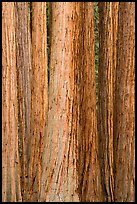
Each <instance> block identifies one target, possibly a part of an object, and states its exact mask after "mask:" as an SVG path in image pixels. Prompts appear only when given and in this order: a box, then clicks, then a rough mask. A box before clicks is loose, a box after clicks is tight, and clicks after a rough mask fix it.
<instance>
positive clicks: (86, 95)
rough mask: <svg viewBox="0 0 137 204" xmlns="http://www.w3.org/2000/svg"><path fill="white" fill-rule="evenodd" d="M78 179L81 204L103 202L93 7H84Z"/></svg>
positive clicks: (80, 58)
mask: <svg viewBox="0 0 137 204" xmlns="http://www.w3.org/2000/svg"><path fill="white" fill-rule="evenodd" d="M80 5H81V6H80V9H81V10H80V14H81V16H80V19H81V20H80V24H79V27H80V37H79V38H80V42H79V49H80V57H79V94H80V97H79V136H78V158H79V159H78V162H79V166H78V179H79V188H78V190H79V196H80V201H89V202H94V201H101V200H102V196H101V188H100V178H99V176H100V169H99V161H98V150H97V145H98V134H97V118H96V92H95V64H94V17H93V3H92V2H84V3H83V2H82V3H80Z"/></svg>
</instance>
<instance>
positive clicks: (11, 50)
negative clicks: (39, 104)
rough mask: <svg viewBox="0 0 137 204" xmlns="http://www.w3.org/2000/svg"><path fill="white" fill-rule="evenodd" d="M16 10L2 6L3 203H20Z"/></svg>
mask: <svg viewBox="0 0 137 204" xmlns="http://www.w3.org/2000/svg"><path fill="white" fill-rule="evenodd" d="M15 24H16V22H15V7H14V3H12V2H10V3H9V2H3V3H2V37H3V38H2V201H3V202H17V201H20V202H21V201H22V198H21V188H20V163H19V154H18V103H17V75H16V41H15Z"/></svg>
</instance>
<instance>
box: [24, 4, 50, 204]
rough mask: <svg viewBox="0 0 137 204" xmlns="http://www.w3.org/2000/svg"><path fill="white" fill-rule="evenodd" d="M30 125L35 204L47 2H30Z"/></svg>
mask: <svg viewBox="0 0 137 204" xmlns="http://www.w3.org/2000/svg"><path fill="white" fill-rule="evenodd" d="M31 8H32V11H31V12H32V19H31V20H32V30H31V32H32V70H31V113H30V114H31V117H30V118H31V121H30V137H29V151H28V157H29V159H28V163H29V164H28V165H29V167H28V185H29V196H28V198H27V199H28V201H33V202H36V201H38V197H39V192H40V178H41V170H42V167H41V165H42V163H41V162H42V161H41V153H42V151H43V139H44V129H45V124H46V114H47V107H48V94H47V86H48V84H47V82H48V79H47V29H46V2H38V3H37V2H32V5H31Z"/></svg>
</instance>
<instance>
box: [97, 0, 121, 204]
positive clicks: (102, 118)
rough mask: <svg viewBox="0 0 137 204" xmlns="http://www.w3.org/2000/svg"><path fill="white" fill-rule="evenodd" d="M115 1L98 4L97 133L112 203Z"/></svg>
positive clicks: (106, 191)
mask: <svg viewBox="0 0 137 204" xmlns="http://www.w3.org/2000/svg"><path fill="white" fill-rule="evenodd" d="M118 5H119V2H99V39H100V42H99V43H100V47H99V69H98V132H99V158H100V167H101V180H102V187H103V192H104V200H105V201H108V202H113V201H114V175H113V162H114V161H113V160H114V158H113V104H114V98H113V96H114V83H115V72H116V42H117V27H118V26H117V23H118Z"/></svg>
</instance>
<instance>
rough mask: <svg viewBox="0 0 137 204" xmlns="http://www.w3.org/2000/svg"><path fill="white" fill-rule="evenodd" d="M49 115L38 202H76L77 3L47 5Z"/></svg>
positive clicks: (77, 199)
mask: <svg viewBox="0 0 137 204" xmlns="http://www.w3.org/2000/svg"><path fill="white" fill-rule="evenodd" d="M51 7H52V8H51V16H52V19H51V26H52V28H51V59H50V84H49V111H48V125H47V127H46V137H45V143H44V144H45V146H44V151H43V172H42V178H41V184H42V185H41V194H40V201H44V202H45V201H46V202H47V201H49V202H53V201H56V202H57V201H59V202H66V201H70V202H71V201H79V198H78V193H77V179H76V177H77V174H76V162H77V118H78V116H77V115H78V102H77V100H78V99H77V92H78V90H77V75H78V73H77V72H78V70H77V69H78V67H77V63H78V52H79V50H78V35H79V30H78V22H79V3H75V2H71V3H69V2H58V3H55V2H53V3H52V5H51Z"/></svg>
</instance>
